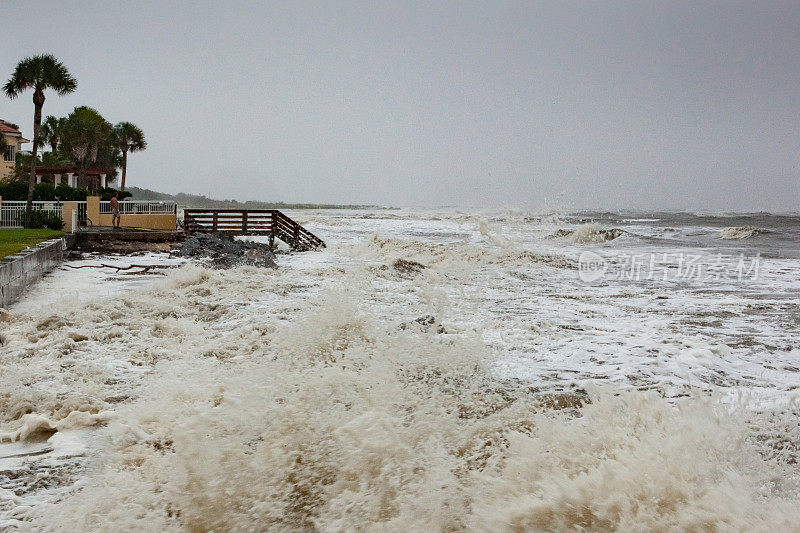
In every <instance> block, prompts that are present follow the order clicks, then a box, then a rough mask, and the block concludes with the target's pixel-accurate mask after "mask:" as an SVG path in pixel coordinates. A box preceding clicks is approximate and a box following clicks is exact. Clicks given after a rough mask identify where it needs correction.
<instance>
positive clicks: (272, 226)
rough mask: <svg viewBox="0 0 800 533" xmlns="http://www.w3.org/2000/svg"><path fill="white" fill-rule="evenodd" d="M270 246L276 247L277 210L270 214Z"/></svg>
mask: <svg viewBox="0 0 800 533" xmlns="http://www.w3.org/2000/svg"><path fill="white" fill-rule="evenodd" d="M269 247H270V248H275V211H272V212H271V213H270V214H269Z"/></svg>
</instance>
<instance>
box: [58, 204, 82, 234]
mask: <svg viewBox="0 0 800 533" xmlns="http://www.w3.org/2000/svg"><path fill="white" fill-rule="evenodd" d="M73 211H76V213H75V215H76V219H77V211H78V202H64V203H63V204H61V220H63V221H64V231H65V232H67V233H72V232H73V231H74V230H75V229H77V228H73V227H72V212H73Z"/></svg>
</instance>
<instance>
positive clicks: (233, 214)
mask: <svg viewBox="0 0 800 533" xmlns="http://www.w3.org/2000/svg"><path fill="white" fill-rule="evenodd" d="M183 227H184V230H185V231H186V233H212V232H215V231H219V232H223V233H229V234H232V235H266V236H268V237H269V244H270V246H275V239H276V238H277V239H280V240H281V241H283V242H285V243H286V244H287V245H289V247H290V248H291V249H292V250H313V249H315V248H324V247H325V243H324V242H323V241H322V239H320V238H319V237H317V236H316V235H314V234H313V233H311V232H310V231H308V230H307V229H305V228H304V227H303V226H301V225H300V224H298V223H297V222H295V221H294V220H292V219H291V218H289V217H288V216H286V215H285V214H283V213H282V212H280V211H278V210H277V209H185V210H184V211H183Z"/></svg>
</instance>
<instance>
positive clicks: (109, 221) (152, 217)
mask: <svg viewBox="0 0 800 533" xmlns="http://www.w3.org/2000/svg"><path fill="white" fill-rule="evenodd" d="M77 209H78V202H64V204H63V206H62V208H61V219H62V220H63V221H64V231H65V232H67V233H71V232H72V231H73V227H72V211H73V210H77ZM86 218H88V219H89V220H90V221H91V222H92V225H94V226H111V225H113V217H112V215H111V213H103V214H101V213H100V197H99V196H89V197H87V198H86ZM176 224H177V215H175V213H153V214H146V215H145V214H131V215H125V214H123V215H122V216H121V217H120V223H119V225H120V227H123V228H142V229H160V230H174V229H175V228H176ZM75 230H77V228H75Z"/></svg>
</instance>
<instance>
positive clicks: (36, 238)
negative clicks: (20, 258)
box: [0, 229, 61, 257]
mask: <svg viewBox="0 0 800 533" xmlns="http://www.w3.org/2000/svg"><path fill="white" fill-rule="evenodd" d="M59 235H61V232H60V231H53V230H51V229H0V257H5V256H7V255H11V254H15V253H17V252H21V251H22V250H24V249H25V248H27V247H29V246H33V245H34V244H36V243H37V242H42V241H46V240H47V239H52V238H54V237H58V236H59Z"/></svg>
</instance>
